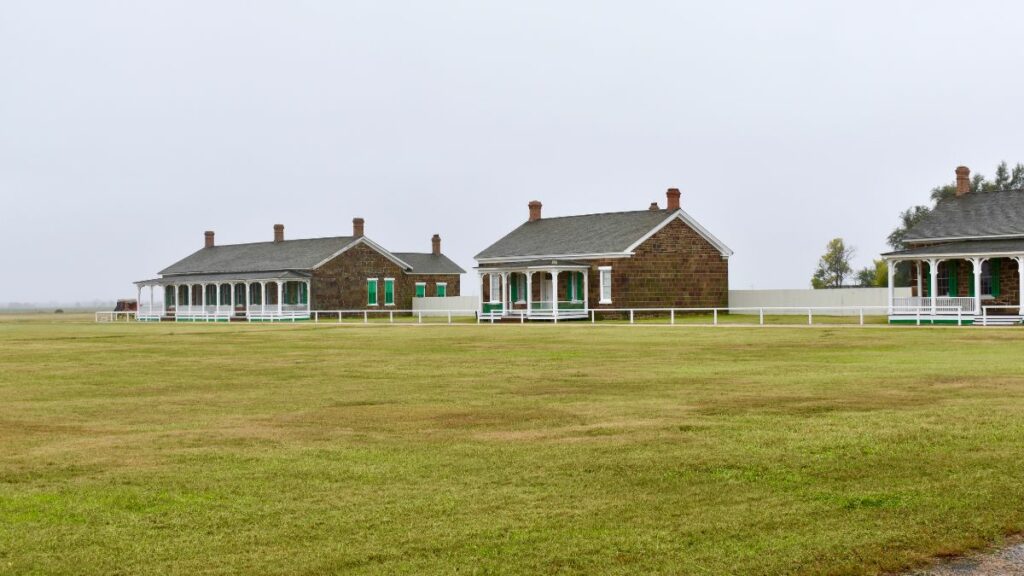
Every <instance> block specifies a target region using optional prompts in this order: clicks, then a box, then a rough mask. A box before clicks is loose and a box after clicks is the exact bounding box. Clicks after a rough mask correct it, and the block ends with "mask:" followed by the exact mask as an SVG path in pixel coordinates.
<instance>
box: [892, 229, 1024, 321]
mask: <svg viewBox="0 0 1024 576" xmlns="http://www.w3.org/2000/svg"><path fill="white" fill-rule="evenodd" d="M960 244H961V245H959V246H957V245H942V244H939V245H932V246H927V247H923V248H915V249H910V250H905V251H903V252H899V253H892V254H887V255H883V257H884V258H885V260H886V262H887V264H888V268H889V322H890V323H894V324H898V323H915V324H916V323H928V324H985V325H1005V324H1020V323H1021V318H1022V314H1024V302H1022V301H1021V290H1020V287H1021V285H1022V284H1024V252H1000V251H996V250H993V249H992V248H994V247H988V246H984V244H986V243H982V242H978V243H970V244H968V243H960ZM964 244H967V245H964ZM971 244H976V245H971ZM897 266H902V267H904V269H906V270H908V271H909V279H910V287H911V292H912V296H910V297H895V296H894V289H895V283H896V276H897Z"/></svg>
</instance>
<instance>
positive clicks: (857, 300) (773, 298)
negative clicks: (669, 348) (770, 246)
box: [729, 288, 911, 316]
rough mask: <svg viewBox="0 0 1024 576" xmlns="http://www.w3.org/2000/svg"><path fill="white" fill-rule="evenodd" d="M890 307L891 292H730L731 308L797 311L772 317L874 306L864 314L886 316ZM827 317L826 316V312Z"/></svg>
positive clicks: (904, 291) (900, 293)
mask: <svg viewBox="0 0 1024 576" xmlns="http://www.w3.org/2000/svg"><path fill="white" fill-rule="evenodd" d="M895 293H896V297H897V298H899V297H906V296H910V295H911V292H910V288H896V289H895ZM888 305H889V289H888V288H828V289H822V290H814V289H811V288H807V289H797V290H729V306H730V307H733V308H762V307H763V308H790V307H791V308H793V310H773V311H772V314H806V313H807V312H806V311H803V310H800V309H799V308H807V307H813V308H827V307H830V306H836V307H840V306H841V307H857V306H874V307H876V308H874V309H870V310H865V311H864V313H865V314H868V315H874V316H884V315H885V314H886V310H885V309H884V308H882V307H884V306H888ZM823 313H825V312H823Z"/></svg>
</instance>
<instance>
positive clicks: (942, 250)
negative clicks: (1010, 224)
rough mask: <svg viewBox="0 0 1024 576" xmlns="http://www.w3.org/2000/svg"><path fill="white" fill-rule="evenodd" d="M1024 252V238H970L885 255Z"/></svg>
mask: <svg viewBox="0 0 1024 576" xmlns="http://www.w3.org/2000/svg"><path fill="white" fill-rule="evenodd" d="M1014 252H1016V253H1020V254H1024V238H1010V239H1003V240H969V241H961V242H942V243H940V244H932V245H930V246H923V247H921V248H908V249H906V250H900V251H897V252H888V253H886V254H882V255H883V256H935V255H943V254H957V255H959V254H963V255H971V254H979V255H983V254H1007V253H1014Z"/></svg>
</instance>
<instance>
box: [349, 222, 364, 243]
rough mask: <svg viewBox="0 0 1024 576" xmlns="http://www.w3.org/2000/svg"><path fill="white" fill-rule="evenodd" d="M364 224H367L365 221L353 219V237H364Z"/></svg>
mask: <svg viewBox="0 0 1024 576" xmlns="http://www.w3.org/2000/svg"><path fill="white" fill-rule="evenodd" d="M364 223H365V222H364V220H363V219H362V218H353V219H352V235H353V236H355V237H356V238H358V237H360V236H362V235H363V224H364Z"/></svg>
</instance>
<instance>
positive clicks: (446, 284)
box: [423, 282, 448, 298]
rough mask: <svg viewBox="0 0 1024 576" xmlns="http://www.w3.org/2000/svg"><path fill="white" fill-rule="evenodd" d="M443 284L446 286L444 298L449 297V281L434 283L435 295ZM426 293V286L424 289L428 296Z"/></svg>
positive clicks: (424, 293)
mask: <svg viewBox="0 0 1024 576" xmlns="http://www.w3.org/2000/svg"><path fill="white" fill-rule="evenodd" d="M442 286H444V296H442V298H447V297H448V283H447V282H435V283H434V295H435V296H436V295H437V289H438V288H440V287H442ZM426 294H427V289H426V288H424V289H423V295H424V296H426Z"/></svg>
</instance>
